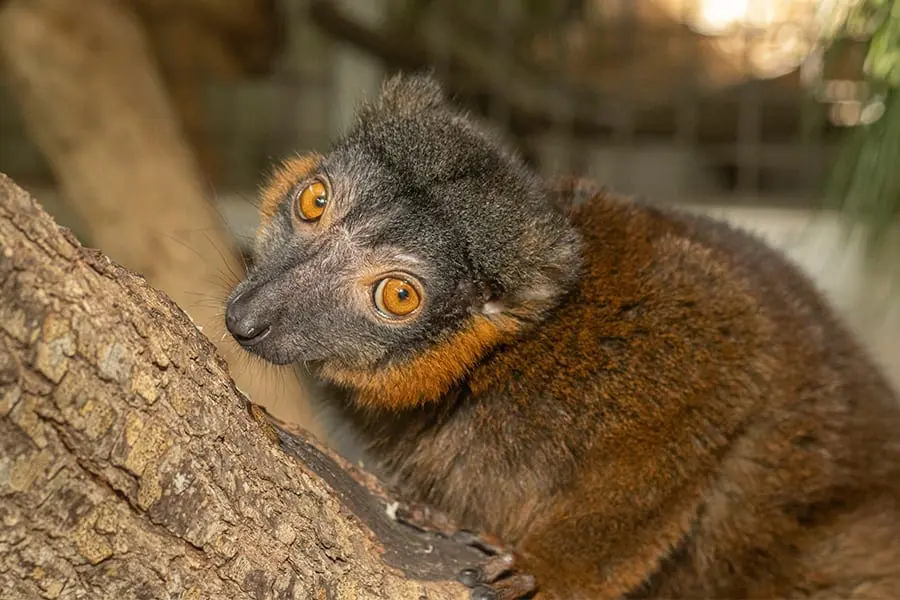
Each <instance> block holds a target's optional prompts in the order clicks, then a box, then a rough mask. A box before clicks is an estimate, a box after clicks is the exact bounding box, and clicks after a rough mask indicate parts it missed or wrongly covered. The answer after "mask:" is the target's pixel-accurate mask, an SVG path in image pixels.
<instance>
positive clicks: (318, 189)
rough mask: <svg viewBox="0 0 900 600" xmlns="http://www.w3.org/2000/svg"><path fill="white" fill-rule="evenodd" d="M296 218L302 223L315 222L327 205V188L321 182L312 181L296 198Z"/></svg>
mask: <svg viewBox="0 0 900 600" xmlns="http://www.w3.org/2000/svg"><path fill="white" fill-rule="evenodd" d="M296 202H297V216H298V217H300V218H301V219H303V220H304V221H316V220H318V219H319V217H321V216H322V213H324V212H325V207H326V206H327V205H328V188H326V187H325V184H324V183H322V182H321V181H313V182H312V183H310V184H309V185H308V186H306V187H305V188H303V191H302V192H300V195H299V196H297V200H296Z"/></svg>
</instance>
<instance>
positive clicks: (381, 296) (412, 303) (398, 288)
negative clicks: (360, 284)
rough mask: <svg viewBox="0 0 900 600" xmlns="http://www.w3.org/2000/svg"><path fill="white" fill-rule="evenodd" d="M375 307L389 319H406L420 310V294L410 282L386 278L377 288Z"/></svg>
mask: <svg viewBox="0 0 900 600" xmlns="http://www.w3.org/2000/svg"><path fill="white" fill-rule="evenodd" d="M374 299H375V307H376V308H377V309H378V310H379V312H381V313H382V314H383V315H385V316H388V317H395V318H396V317H405V316H407V315H409V314H410V313H412V312H413V311H414V310H416V309H417V308H419V304H420V302H421V300H420V298H419V292H418V290H416V288H415V287H414V286H413V285H412V284H411V283H410V282H408V281H405V280H403V279H398V278H396V277H385V278H384V279H382V280H381V281H379V282H378V285H377V286H375V294H374Z"/></svg>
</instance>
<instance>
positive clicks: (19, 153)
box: [0, 0, 900, 432]
mask: <svg viewBox="0 0 900 600" xmlns="http://www.w3.org/2000/svg"><path fill="white" fill-rule="evenodd" d="M421 68H431V69H434V71H435V73H436V74H437V75H438V76H439V77H440V79H441V80H442V81H443V82H444V83H445V85H446V87H447V89H448V90H449V91H450V92H451V93H452V94H453V95H454V96H455V97H456V98H457V99H458V101H460V102H462V103H464V104H465V105H466V106H468V107H469V108H470V109H471V110H473V111H475V112H477V113H479V114H482V115H484V116H485V117H487V118H489V119H491V120H492V121H494V122H495V123H496V124H498V125H499V126H500V127H502V128H503V129H504V130H505V131H506V132H507V134H508V135H509V136H510V137H511V138H512V139H513V140H514V141H515V142H516V143H517V144H518V145H519V147H520V148H521V149H522V151H523V153H524V154H525V156H526V157H527V159H528V160H529V161H530V162H531V163H532V164H533V165H534V166H535V167H536V168H538V169H539V170H541V171H542V172H544V173H547V174H559V173H564V172H567V173H576V174H581V175H584V176H588V177H592V178H596V179H598V180H600V181H601V182H603V183H604V184H606V185H608V186H609V187H612V188H614V189H616V190H618V191H620V192H623V193H627V194H637V195H641V196H645V197H646V198H647V199H649V200H651V201H653V202H658V203H663V204H678V205H683V206H685V207H686V208H688V209H689V210H699V211H705V212H709V213H712V214H714V215H716V216H718V217H721V218H723V219H727V220H729V221H732V222H734V223H736V224H738V225H740V226H742V227H745V228H747V229H751V230H753V231H756V232H758V233H759V234H760V235H761V236H763V237H764V238H765V239H767V240H768V241H770V242H771V243H772V244H774V245H776V246H778V247H780V248H782V249H783V250H784V251H785V252H786V253H787V254H788V255H789V256H790V257H792V258H793V259H794V260H795V261H797V262H798V263H799V264H800V265H801V266H802V267H804V268H805V269H806V270H807V272H809V273H810V274H811V275H812V276H813V277H814V278H815V279H816V280H817V282H818V283H819V285H820V287H821V288H822V289H823V290H825V292H826V293H827V294H828V295H829V297H830V298H831V299H832V301H833V302H834V303H835V304H836V305H837V306H838V308H839V309H840V311H841V312H842V313H843V314H844V315H845V316H846V318H847V319H848V321H849V322H850V324H851V326H852V327H853V328H854V329H855V330H856V331H857V332H858V333H859V334H860V335H861V336H862V338H863V339H864V341H865V343H866V344H867V345H868V346H869V348H870V349H871V352H872V354H873V355H874V356H875V358H876V359H877V360H878V361H880V362H881V363H882V364H883V365H884V366H885V367H886V368H887V369H888V372H889V374H890V375H891V377H892V378H893V380H894V382H895V384H897V385H900V301H898V299H900V284H898V282H900V265H898V256H900V242H898V235H897V234H896V231H895V229H896V227H895V225H894V223H895V221H896V218H895V216H896V212H897V211H896V209H897V207H898V206H900V162H898V160H900V103H898V102H896V101H895V94H894V90H895V89H896V87H897V86H898V85H900V0H897V1H895V0H780V1H779V0H482V1H481V2H475V1H470V2H459V1H457V2H452V1H448V0H341V1H338V0H332V1H328V0H118V1H117V0H80V1H79V2H72V0H0V172H4V173H6V174H7V175H9V176H10V177H12V178H13V179H14V180H16V181H17V182H18V183H19V184H20V185H22V186H23V187H25V188H26V189H28V190H29V191H30V192H32V193H33V194H34V195H35V196H36V197H37V198H38V200H39V201H40V202H41V203H42V204H43V206H44V207H45V208H46V209H47V210H48V211H49V212H51V214H53V215H54V216H55V217H56V219H57V220H58V221H59V222H60V223H61V224H64V225H66V226H69V227H71V228H72V229H73V230H74V231H75V233H76V235H77V236H78V237H79V238H80V239H82V240H83V241H84V243H86V244H88V245H92V246H96V247H99V248H101V249H102V250H104V251H105V252H107V253H108V254H109V255H111V256H112V257H113V258H114V259H116V260H118V261H120V262H122V263H124V264H126V265H127V266H129V267H131V268H134V269H136V270H138V271H140V272H141V273H143V274H145V275H146V276H147V277H148V279H149V280H150V281H151V283H153V284H154V285H157V286H158V287H161V288H162V289H164V290H165V291H167V292H168V293H169V294H170V295H171V296H172V297H173V299H175V300H176V302H178V303H179V304H180V305H181V306H182V307H183V308H184V309H185V310H186V311H188V312H189V313H190V314H191V315H192V317H194V319H195V321H196V322H197V323H198V324H200V325H201V326H202V327H204V328H205V331H206V332H207V333H208V334H209V336H210V338H211V339H213V341H214V342H215V343H217V344H218V345H219V347H220V349H221V350H222V352H223V353H224V354H225V356H226V359H228V360H229V362H230V363H231V365H232V370H233V372H234V375H235V378H236V380H237V381H238V384H239V386H241V387H242V388H243V389H245V390H247V391H248V393H249V394H250V395H251V396H252V397H253V399H254V400H255V401H257V402H259V403H262V404H264V405H267V406H268V407H269V409H270V410H272V412H274V413H275V414H277V415H279V416H281V417H282V418H286V419H289V420H293V421H296V422H299V423H300V424H302V425H305V426H307V427H309V428H311V429H312V430H313V431H314V432H319V431H318V425H317V424H316V422H315V420H314V419H313V417H312V416H311V414H310V411H309V408H308V406H307V403H306V399H307V398H309V396H310V395H311V394H314V393H315V392H314V390H312V388H310V387H309V386H308V385H307V384H305V383H303V378H302V377H301V378H300V383H297V380H296V379H295V378H294V377H293V376H292V374H290V373H285V372H283V371H275V370H274V369H271V368H268V367H266V366H264V365H261V364H257V363H255V362H253V361H251V360H250V359H249V358H248V357H247V356H246V355H243V354H241V353H239V352H235V350H234V348H232V347H230V346H229V344H230V339H229V338H227V336H223V334H224V327H223V326H222V325H221V313H222V300H223V299H224V297H225V295H226V294H227V292H228V288H229V286H230V282H232V281H234V280H235V279H236V278H237V277H238V276H239V274H240V269H241V268H242V263H241V260H242V252H245V250H246V243H247V240H248V239H249V238H250V237H251V236H252V235H253V231H254V228H255V226H256V214H255V210H256V209H255V206H254V203H255V194H256V189H257V186H258V184H259V182H260V180H261V178H262V177H263V176H264V175H265V174H266V173H267V172H268V170H269V169H270V168H271V166H272V164H273V163H274V162H275V161H276V160H278V159H279V158H281V157H284V156H286V155H289V154H292V153H295V152H304V151H308V150H313V149H318V150H323V149H325V148H327V146H328V144H329V143H330V141H331V140H333V139H334V138H335V136H337V135H339V134H340V132H341V131H342V130H343V128H344V127H345V126H346V125H347V124H348V122H349V120H350V119H351V118H352V115H353V111H354V108H355V107H356V105H357V103H358V102H359V101H360V100H361V98H362V97H364V96H365V95H369V94H373V93H375V92H376V91H377V89H378V86H379V85H380V82H381V79H382V77H383V76H384V75H385V74H386V73H390V72H393V71H396V70H398V69H406V70H414V69H421ZM243 258H244V259H245V260H246V256H244V257H243Z"/></svg>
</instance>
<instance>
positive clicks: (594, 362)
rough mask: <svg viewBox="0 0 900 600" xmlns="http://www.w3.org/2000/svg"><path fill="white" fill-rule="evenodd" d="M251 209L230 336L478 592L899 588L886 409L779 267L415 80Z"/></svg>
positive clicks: (871, 373)
mask: <svg viewBox="0 0 900 600" xmlns="http://www.w3.org/2000/svg"><path fill="white" fill-rule="evenodd" d="M310 190H311V191H310ZM263 196H264V202H263V213H264V219H263V220H264V223H263V225H262V227H261V230H260V235H259V248H258V261H257V263H256V266H255V267H254V270H253V271H252V272H251V273H250V274H249V275H248V277H247V279H246V280H245V281H244V282H242V283H241V284H240V285H239V286H238V287H237V288H236V290H235V292H234V294H233V297H232V299H231V301H230V302H229V308H228V326H229V329H230V330H231V331H232V332H233V333H234V334H235V337H236V338H237V339H238V340H239V341H241V342H242V343H244V344H245V346H246V347H247V348H248V349H250V350H251V351H254V352H256V353H258V354H259V355H261V356H263V357H264V358H266V359H268V360H270V361H273V362H281V363H286V362H292V361H303V362H306V363H307V364H308V365H309V367H310V369H311V370H312V371H313V372H315V373H316V374H318V375H319V376H320V377H321V378H322V379H323V380H324V381H327V382H329V383H330V384H331V385H334V386H336V387H338V388H340V389H341V390H343V391H344V392H345V394H344V395H343V396H342V397H341V398H339V399H335V401H334V406H332V410H333V411H335V412H336V413H337V414H338V415H339V416H340V417H341V418H342V419H343V420H344V421H345V422H346V423H348V424H350V426H351V427H352V428H353V430H354V431H355V432H356V434H357V435H358V436H359V439H360V440H361V442H362V444H363V445H364V447H365V449H366V451H367V454H368V455H370V456H372V457H373V458H375V459H376V460H377V461H378V468H379V471H380V472H381V473H384V474H386V475H387V476H388V477H389V478H390V479H391V481H392V483H393V484H394V485H395V486H396V487H397V489H398V490H399V491H400V493H401V494H402V496H403V497H404V498H405V499H406V500H407V501H409V502H415V503H424V504H426V505H430V506H433V507H435V508H437V509H439V510H441V511H443V512H444V513H446V514H447V515H449V516H450V517H452V518H453V519H454V520H455V521H456V522H457V523H458V524H459V525H460V526H462V527H464V528H467V529H471V530H475V531H484V532H487V533H489V534H492V535H494V536H497V537H499V538H500V539H501V540H503V542H504V543H505V544H506V545H508V546H509V547H510V548H512V549H513V554H512V555H511V556H510V557H504V560H507V561H509V560H511V561H512V564H510V563H509V562H504V563H503V564H502V567H503V570H504V572H503V573H502V574H501V573H500V569H499V568H498V566H497V564H498V563H497V562H496V561H495V562H494V563H492V564H488V565H485V566H484V568H482V569H481V570H480V572H479V571H477V570H476V574H478V575H480V579H481V581H474V582H472V584H473V585H475V584H477V585H476V586H475V591H474V592H473V594H474V595H480V596H479V597H496V598H518V597H527V595H528V594H529V593H532V592H533V591H534V590H533V588H534V587H535V583H536V586H537V589H538V592H537V596H536V597H537V598H559V599H569V598H572V599H578V598H618V597H623V596H628V597H632V598H641V597H665V598H697V597H716V598H722V597H741V598H744V597H759V598H762V597H766V598H771V597H788V596H790V597H797V596H804V597H806V596H809V597H853V596H857V597H885V598H887V597H895V596H900V404H898V401H897V398H896V395H895V393H894V392H893V391H892V390H891V389H890V387H889V385H888V384H887V383H886V381H885V379H884V377H883V376H882V374H881V373H880V372H879V371H878V369H877V368H876V367H875V366H873V364H872V363H871V362H870V361H869V359H868V358H867V357H866V355H865V352H864V351H863V350H862V349H861V348H860V347H859V346H858V344H857V343H856V341H855V340H854V339H853V337H852V335H851V334H850V333H848V331H847V330H846V329H845V327H844V326H843V325H842V324H841V323H840V322H839V320H838V319H837V318H836V317H835V316H833V312H832V310H831V309H830V307H829V306H828V305H827V303H826V302H825V301H824V300H823V299H822V297H821V295H820V294H819V293H818V292H817V291H816V289H815V287H814V286H813V285H812V284H811V283H810V282H809V281H808V280H807V278H806V277H805V276H804V275H803V274H801V273H800V272H799V271H798V270H797V269H796V268H794V267H793V266H791V265H790V264H789V263H788V262H787V261H786V260H785V259H784V258H782V257H781V256H780V255H779V254H778V253H777V252H775V251H773V250H770V249H768V248H767V247H766V246H765V245H764V244H762V243H761V242H758V241H757V240H755V239H753V238H752V237H750V236H748V235H746V234H744V233H741V232H738V231H736V230H733V229H731V228H729V227H728V226H726V225H724V224H720V223H717V222H715V221H712V220H710V219H707V218H703V217H697V216H689V215H685V214H680V213H677V212H674V211H668V210H662V209H659V208H653V207H650V206H646V205H643V204H641V203H638V202H635V201H632V200H628V199H624V198H620V197H617V196H615V195H613V194H610V193H607V192H606V191H604V190H602V189H599V188H591V187H590V186H589V185H587V186H585V185H584V184H578V185H574V184H571V183H554V184H551V183H547V182H543V181H540V180H539V179H537V178H536V177H535V176H534V175H532V174H531V173H529V172H528V170H527V169H526V168H525V167H524V166H523V165H522V164H521V163H520V162H519V160H518V159H517V157H516V156H515V155H514V154H513V153H511V152H509V151H507V150H506V149H505V147H504V146H503V145H502V144H501V143H500V142H499V141H498V140H497V139H496V138H494V137H492V136H491V135H489V134H488V133H486V132H485V130H483V129H482V128H480V127H479V126H478V125H477V124H476V123H475V122H474V121H472V120H471V119H469V118H468V117H466V116H465V115H463V114H462V113H460V112H458V111H457V110H456V109H454V108H453V107H451V106H450V105H448V104H447V103H446V101H445V100H444V98H443V97H442V95H441V92H440V89H439V88H438V86H437V84H436V83H434V82H433V81H432V80H430V79H428V78H422V77H396V78H393V79H392V80H390V81H389V82H388V83H387V84H386V86H385V91H384V92H383V95H382V97H381V98H380V99H379V100H378V101H377V102H376V103H374V104H372V105H370V106H368V107H366V108H364V109H363V111H362V112H361V116H360V119H359V123H358V125H357V127H356V128H355V129H354V130H352V131H351V132H350V133H349V134H348V135H347V136H346V137H345V138H344V139H343V140H341V141H340V142H339V143H338V144H336V146H335V148H334V149H333V150H332V151H331V152H330V153H329V154H327V155H324V156H309V157H303V158H298V159H294V160H291V161H287V162H286V163H285V164H284V165H283V167H282V168H281V170H279V171H278V172H277V173H276V175H275V176H274V177H273V179H272V180H271V182H270V183H269V185H268V186H267V187H266V188H265V190H264V194H263ZM576 200H584V202H578V201H576ZM298 207H299V209H298ZM304 207H306V209H309V208H310V207H312V208H311V209H309V210H306V209H305V208H304ZM320 209H321V211H320ZM298 210H299V211H300V213H299V214H300V218H298V216H297V215H298V213H297V211H298ZM304 211H305V212H304ZM310 215H312V218H310ZM385 290H388V292H385ZM411 302H412V303H413V304H414V305H413V304H410V303H411ZM506 567H510V568H509V569H507V568H506Z"/></svg>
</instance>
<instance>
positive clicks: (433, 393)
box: [321, 316, 517, 411]
mask: <svg viewBox="0 0 900 600" xmlns="http://www.w3.org/2000/svg"><path fill="white" fill-rule="evenodd" d="M516 328H517V322H516V321H514V320H512V319H508V318H503V317H500V318H497V319H494V320H490V319H488V318H486V317H481V316H478V317H473V318H472V320H471V322H470V323H469V324H468V326H466V327H464V328H463V329H462V330H461V331H459V332H458V333H456V334H454V335H453V336H451V337H450V338H449V339H448V340H446V341H444V342H439V343H437V344H435V345H434V346H433V347H431V348H430V349H429V350H428V351H427V352H425V353H423V354H421V355H420V356H417V357H416V358H414V359H413V360H410V361H407V362H403V363H398V364H395V365H392V366H390V367H387V368H385V369H382V370H379V371H368V370H361V369H357V370H350V369H340V370H339V369H337V368H334V367H325V368H323V370H322V373H321V374H322V376H323V377H325V378H327V379H329V380H331V381H333V382H334V383H337V384H340V385H344V386H349V387H352V388H353V389H354V391H355V393H356V394H357V401H358V402H360V403H362V404H365V405H368V406H372V407H378V408H380V409H387V410H392V411H397V410H405V409H408V408H413V407H415V406H418V405H420V404H423V403H426V402H431V401H434V400H436V399H438V398H440V397H441V396H443V395H444V394H446V393H447V391H448V390H449V389H450V388H451V387H452V386H453V385H454V383H455V382H457V381H459V380H460V379H461V378H463V377H464V376H465V375H466V373H467V372H468V371H469V370H470V369H471V368H472V367H473V366H474V365H475V363H476V362H477V361H478V360H480V359H481V358H482V357H483V356H484V354H485V352H487V350H489V349H490V348H493V347H494V346H496V345H497V344H499V343H500V342H501V341H502V340H503V339H505V338H509V337H510V335H511V334H512V333H514V332H515V329H516Z"/></svg>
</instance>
